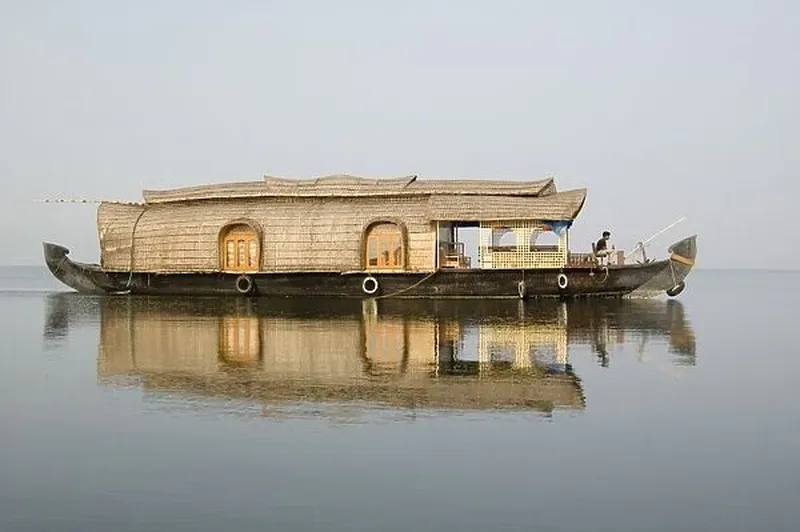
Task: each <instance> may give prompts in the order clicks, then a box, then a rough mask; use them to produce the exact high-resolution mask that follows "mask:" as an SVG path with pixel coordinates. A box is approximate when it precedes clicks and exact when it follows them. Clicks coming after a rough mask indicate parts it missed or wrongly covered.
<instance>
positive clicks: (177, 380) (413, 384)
mask: <svg viewBox="0 0 800 532" xmlns="http://www.w3.org/2000/svg"><path fill="white" fill-rule="evenodd" d="M139 376H140V378H141V382H142V385H143V387H144V389H145V390H150V391H158V392H161V393H166V392H179V393H186V394H195V395H201V396H206V397H214V398H221V399H247V400H251V401H258V402H261V403H265V404H277V403H288V402H298V401H308V402H314V403H334V404H342V403H348V404H351V403H364V404H369V405H370V406H375V405H383V406H391V407H398V408H410V407H423V408H433V409H439V408H446V409H456V410H486V409H502V410H537V411H541V412H551V411H553V410H555V409H559V408H570V409H578V410H582V409H583V408H584V397H583V390H582V388H581V384H580V380H579V379H578V377H577V376H575V375H572V374H564V375H546V376H543V375H536V376H534V375H533V374H530V375H527V376H520V375H519V374H518V375H516V376H514V377H504V378H478V377H457V378H438V379H409V380H406V379H357V380H349V381H326V380H316V381H310V380H307V379H296V380H294V379H275V378H271V377H270V376H269V374H268V373H261V372H259V373H255V372H249V371H248V372H245V371H242V372H241V373H236V372H233V373H230V374H225V373H218V374H215V375H213V376H211V375H187V374H180V373H174V374H168V373H143V374H139Z"/></svg>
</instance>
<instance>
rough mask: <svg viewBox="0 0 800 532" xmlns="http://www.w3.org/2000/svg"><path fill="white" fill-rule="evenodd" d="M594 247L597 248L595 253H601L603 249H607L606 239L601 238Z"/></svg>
mask: <svg viewBox="0 0 800 532" xmlns="http://www.w3.org/2000/svg"><path fill="white" fill-rule="evenodd" d="M596 247H597V251H603V250H604V249H606V248H607V247H608V246H607V245H606V239H605V238H601V239H600V240H598V241H597V246H596Z"/></svg>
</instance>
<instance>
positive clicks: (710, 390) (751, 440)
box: [0, 268, 800, 531]
mask: <svg viewBox="0 0 800 532" xmlns="http://www.w3.org/2000/svg"><path fill="white" fill-rule="evenodd" d="M799 293H800V274H798V273H766V272H703V271H701V272H696V273H695V274H693V275H692V277H691V278H690V282H689V284H688V287H687V290H686V291H685V292H684V293H683V294H682V295H681V297H680V298H679V300H676V301H666V300H655V301H652V300H650V301H642V300H629V301H622V302H595V303H587V302H584V303H575V304H560V303H556V302H550V303H534V302H530V303H525V304H520V303H518V302H516V301H510V302H491V303H480V302H472V303H467V302H461V303H454V302H448V303H443V302H438V303H435V302H426V303H413V302H402V301H389V300H384V301H379V302H378V304H377V305H374V304H373V305H370V304H362V303H360V302H334V301H315V302H306V303H302V302H286V301H284V302H280V303H279V302H268V301H263V300H255V301H246V300H235V299H229V300H215V299H198V300H180V299H174V298H163V299H159V298H124V297H123V298H97V297H83V296H79V295H76V294H72V293H67V292H64V291H62V288H61V287H60V286H59V285H58V284H56V283H55V281H52V280H50V279H49V277H48V275H47V274H46V272H44V271H42V270H39V269H26V268H6V269H0V313H1V314H0V315H2V317H3V319H2V320H1V321H0V331H1V332H2V336H0V338H2V341H3V343H4V345H3V348H2V356H1V357H0V363H1V364H2V370H1V371H0V427H2V433H1V434H2V445H1V446H0V530H3V531H6V530H9V531H10V530H76V531H78V530H81V531H85V530H114V531H127V530H131V531H133V530H136V531H146V530H328V531H331V530H334V531H339V530H341V531H354V530H443V529H445V528H447V529H454V530H462V531H463V530H564V531H574V530H591V531H598V530H613V531H627V530H631V531H634V530H635V531H642V530H726V531H733V530H743V531H744V530H747V531H753V530H759V531H778V530H781V531H783V530H786V531H789V530H792V531H794V530H798V529H799V528H800V522H799V521H798V517H799V516H800V506H799V505H798V500H800V495H799V494H800V415H798V411H799V410H800V402H799V401H798V399H797V395H796V392H795V389H794V384H795V381H796V379H797V375H798V374H800V351H799V350H798V347H797V340H796V338H797V332H796V331H797V324H796V318H797V312H796V310H795V308H794V305H795V298H796V297H797V294H799Z"/></svg>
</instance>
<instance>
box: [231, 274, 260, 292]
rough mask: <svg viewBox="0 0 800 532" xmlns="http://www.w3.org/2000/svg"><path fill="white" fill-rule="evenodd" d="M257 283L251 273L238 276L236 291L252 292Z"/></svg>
mask: <svg viewBox="0 0 800 532" xmlns="http://www.w3.org/2000/svg"><path fill="white" fill-rule="evenodd" d="M255 287H256V285H255V283H254V282H253V278H252V277H250V276H249V275H240V276H239V277H237V278H236V291H237V292H239V293H240V294H251V293H253V290H254V289H255Z"/></svg>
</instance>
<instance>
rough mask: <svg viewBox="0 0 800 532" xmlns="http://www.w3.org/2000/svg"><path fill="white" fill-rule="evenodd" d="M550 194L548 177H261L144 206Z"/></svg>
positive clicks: (159, 197)
mask: <svg viewBox="0 0 800 532" xmlns="http://www.w3.org/2000/svg"><path fill="white" fill-rule="evenodd" d="M555 193H556V186H555V181H554V180H553V178H552V177H549V178H546V179H538V180H535V181H501V180H489V179H417V176H406V177H400V178H389V179H387V178H366V177H356V176H350V175H331V176H325V177H320V178H314V179H286V178H279V177H272V176H265V177H264V179H263V180H262V181H245V182H233V183H220V184H211V185H201V186H193V187H183V188H175V189H169V190H145V191H144V193H143V195H144V200H145V202H146V203H169V202H182V201H197V200H211V199H215V200H218V199H237V198H263V197H318V198H325V197H370V196H372V197H374V196H428V195H450V196H451V195H459V196H464V195H467V196H519V197H541V196H548V195H551V194H555Z"/></svg>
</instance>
